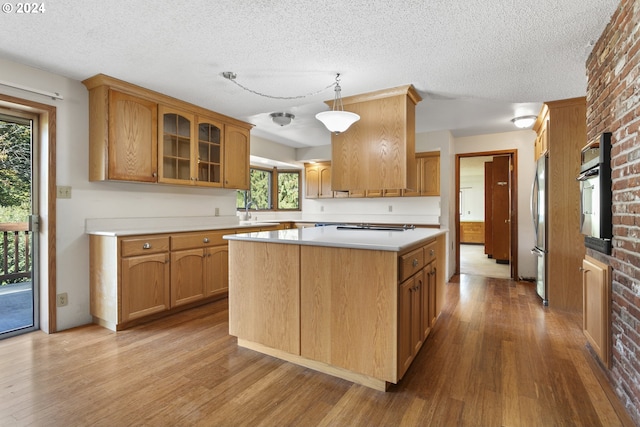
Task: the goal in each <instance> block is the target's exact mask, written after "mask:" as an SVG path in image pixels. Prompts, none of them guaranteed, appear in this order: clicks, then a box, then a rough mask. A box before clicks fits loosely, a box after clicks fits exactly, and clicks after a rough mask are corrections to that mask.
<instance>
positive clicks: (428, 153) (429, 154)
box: [416, 150, 440, 159]
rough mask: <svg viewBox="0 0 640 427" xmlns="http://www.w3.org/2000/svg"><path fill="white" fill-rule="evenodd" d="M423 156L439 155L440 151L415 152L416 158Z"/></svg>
mask: <svg viewBox="0 0 640 427" xmlns="http://www.w3.org/2000/svg"><path fill="white" fill-rule="evenodd" d="M423 157H440V151H439V150H438V151H421V152H419V153H416V159H419V158H423Z"/></svg>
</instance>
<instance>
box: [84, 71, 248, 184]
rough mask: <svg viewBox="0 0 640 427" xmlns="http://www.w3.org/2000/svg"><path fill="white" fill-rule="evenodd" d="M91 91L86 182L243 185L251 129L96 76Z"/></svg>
mask: <svg viewBox="0 0 640 427" xmlns="http://www.w3.org/2000/svg"><path fill="white" fill-rule="evenodd" d="M83 83H84V85H85V86H86V87H87V89H88V90H89V138H90V145H89V180H90V181H111V180H115V181H134V182H160V183H166V184H178V185H196V186H203V187H225V188H234V189H243V190H244V189H248V188H249V147H250V130H251V125H250V124H248V123H245V122H242V121H239V120H236V119H233V118H231V117H227V116H223V115H221V114H218V113H215V112H213V111H209V110H206V109H204V108H201V107H198V106H195V105H192V104H189V103H186V102H183V101H180V100H177V99H175V98H171V97H168V96H166V95H163V94H160V93H157V92H153V91H150V90H148V89H144V88H141V87H139V86H135V85H132V84H129V83H126V82H123V81H121V80H117V79H114V78H112V77H108V76H105V75H102V74H99V75H97V76H94V77H91V78H89V79H87V80H85V81H83Z"/></svg>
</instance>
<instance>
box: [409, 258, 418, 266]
mask: <svg viewBox="0 0 640 427" xmlns="http://www.w3.org/2000/svg"><path fill="white" fill-rule="evenodd" d="M411 264H413V266H414V267H417V266H418V260H417V259H414V260H413V262H412V263H411Z"/></svg>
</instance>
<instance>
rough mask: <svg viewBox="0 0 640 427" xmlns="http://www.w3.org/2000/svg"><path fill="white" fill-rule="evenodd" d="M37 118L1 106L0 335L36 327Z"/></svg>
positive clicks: (1, 336) (37, 311) (21, 331)
mask: <svg viewBox="0 0 640 427" xmlns="http://www.w3.org/2000/svg"><path fill="white" fill-rule="evenodd" d="M37 134H38V132H37V116H35V115H31V114H28V113H22V112H18V111H13V110H11V111H10V110H3V109H0V182H2V185H1V186H0V234H2V236H0V338H5V337H8V336H12V335H16V334H19V333H23V332H29V331H32V330H35V329H37V327H38V326H39V325H38V313H39V310H38V309H37V307H38V293H37V290H38V286H37V283H38V275H37V271H38V268H37V266H38V262H37V254H38V215H37V212H38V208H37V200H38V197H37V179H34V178H33V177H34V176H36V175H35V173H34V168H33V165H37V164H38V162H37V159H35V156H36V155H37V152H38V150H37V144H36V142H37V140H36V138H34V136H36V135H37Z"/></svg>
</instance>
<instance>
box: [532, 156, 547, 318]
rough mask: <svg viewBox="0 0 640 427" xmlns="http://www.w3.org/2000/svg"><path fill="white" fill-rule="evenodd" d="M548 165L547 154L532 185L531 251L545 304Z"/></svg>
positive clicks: (545, 303)
mask: <svg viewBox="0 0 640 427" xmlns="http://www.w3.org/2000/svg"><path fill="white" fill-rule="evenodd" d="M547 165H548V159H547V156H542V157H540V158H539V159H538V161H537V162H536V173H535V176H534V178H533V185H532V186H531V216H532V217H533V231H534V233H535V247H534V248H533V249H532V250H531V253H532V254H534V255H535V256H536V291H537V292H538V295H540V298H542V303H543V304H544V305H549V301H548V299H547V298H548V295H547V294H548V283H547V253H548V250H547V179H546V178H547V177H546V173H547Z"/></svg>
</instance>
